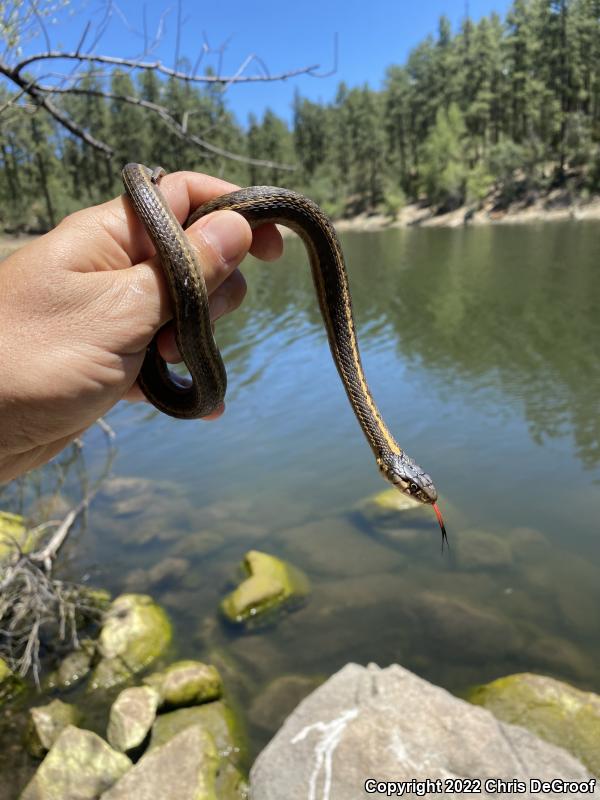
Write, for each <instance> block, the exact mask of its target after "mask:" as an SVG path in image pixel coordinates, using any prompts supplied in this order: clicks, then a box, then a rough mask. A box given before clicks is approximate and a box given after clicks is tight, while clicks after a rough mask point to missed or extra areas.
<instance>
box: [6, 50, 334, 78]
mask: <svg viewBox="0 0 600 800" xmlns="http://www.w3.org/2000/svg"><path fill="white" fill-rule="evenodd" d="M254 58H255V59H256V60H257V61H258V58H257V56H254ZM53 59H61V60H63V61H73V60H77V61H87V62H93V63H97V64H111V65H112V66H115V67H129V68H131V69H141V70H150V71H154V72H159V73H161V74H162V75H166V76H167V77H168V78H176V79H177V80H180V81H185V82H188V83H212V84H214V83H216V84H230V83H260V82H269V81H271V82H272V81H284V80H288V79H289V78H295V77H297V76H298V75H312V74H313V73H314V72H315V70H317V69H318V68H319V65H318V64H311V65H310V66H308V67H299V68H298V69H292V70H288V71H287V72H280V73H277V74H276V75H269V74H267V75H237V77H235V76H227V75H195V74H194V75H192V74H190V73H187V72H182V71H181V70H178V69H172V68H171V67H167V66H165V64H163V63H162V61H140V60H137V59H135V58H121V57H119V56H105V55H94V54H93V53H78V52H77V51H68V52H67V51H63V50H48V51H47V52H45V53H37V54H36V55H32V56H28V57H27V58H24V59H23V60H22V61H19V62H18V64H16V65H15V66H14V67H13V68H12V70H10V72H12V73H17V74H18V73H20V72H22V71H23V70H24V69H26V68H27V67H29V66H30V65H31V64H35V63H37V62H38V61H50V60H53Z"/></svg>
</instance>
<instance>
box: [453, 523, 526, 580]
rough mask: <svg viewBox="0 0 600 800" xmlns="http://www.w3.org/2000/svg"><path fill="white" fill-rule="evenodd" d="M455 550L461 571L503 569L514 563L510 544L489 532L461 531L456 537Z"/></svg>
mask: <svg viewBox="0 0 600 800" xmlns="http://www.w3.org/2000/svg"><path fill="white" fill-rule="evenodd" d="M453 550H454V554H455V558H456V563H457V565H458V566H459V567H460V569H467V570H479V569H481V570H487V569H501V568H503V567H508V566H509V565H510V564H511V563H512V549H511V546H510V544H509V542H507V541H506V540H505V539H502V538H501V537H500V536H497V535H495V534H493V533H488V532H487V531H482V530H476V529H472V530H466V531H459V532H458V534H457V535H456V536H455V543H454V545H453Z"/></svg>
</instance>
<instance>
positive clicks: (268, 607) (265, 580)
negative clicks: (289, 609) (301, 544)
mask: <svg viewBox="0 0 600 800" xmlns="http://www.w3.org/2000/svg"><path fill="white" fill-rule="evenodd" d="M242 566H243V569H244V570H245V571H246V573H247V574H248V576H249V577H248V578H246V580H245V581H243V582H242V583H241V584H240V585H239V586H238V587H237V589H234V591H233V592H231V593H230V594H228V595H227V597H225V599H224V600H223V601H222V603H221V611H222V612H223V614H224V616H225V617H226V618H227V619H228V620H229V621H230V622H235V623H246V624H247V623H249V622H254V621H255V620H257V619H258V618H264V616H265V615H267V614H269V613H270V612H274V611H277V610H278V609H281V608H283V607H284V606H287V605H289V604H290V603H295V602H298V601H299V600H301V599H302V598H303V597H305V596H306V595H307V594H308V592H309V588H310V584H309V582H308V578H307V577H306V575H304V573H303V572H301V571H300V570H298V569H296V567H293V566H292V565H291V564H288V563H287V562H286V561H283V560H281V559H279V558H276V557H275V556H271V555H268V554H267V553H261V552H260V551H258V550H250V551H249V552H248V553H246V556H245V557H244V561H243V564H242Z"/></svg>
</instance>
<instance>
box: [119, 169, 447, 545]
mask: <svg viewBox="0 0 600 800" xmlns="http://www.w3.org/2000/svg"><path fill="white" fill-rule="evenodd" d="M163 174H164V170H162V169H160V168H157V169H154V170H150V169H148V167H145V166H143V165H142V164H127V166H126V167H125V168H124V169H123V182H124V184H125V188H126V190H127V194H128V195H129V197H130V199H131V201H132V203H133V205H134V208H135V210H136V213H137V215H138V216H139V218H140V219H141V221H142V223H143V224H144V226H145V228H146V230H147V231H148V234H149V236H150V238H151V239H152V242H153V243H154V246H155V248H156V251H157V253H158V255H159V257H160V259H161V261H162V266H163V269H164V272H165V275H166V277H167V282H168V287H169V292H170V295H171V300H172V303H173V310H174V320H175V330H176V341H177V345H178V347H179V352H180V353H181V357H182V358H183V361H184V362H185V364H186V366H187V368H188V370H189V372H190V375H191V377H192V381H191V384H190V383H185V382H183V381H181V380H179V379H177V378H176V377H175V376H174V375H172V373H171V372H170V371H169V369H168V367H167V364H166V363H165V361H164V360H163V359H162V358H161V356H160V354H159V352H158V347H157V345H156V339H154V340H153V341H152V342H151V344H150V346H149V347H148V351H147V353H146V357H145V359H144V363H143V365H142V369H141V371H140V375H139V378H138V382H139V385H140V387H141V389H142V391H143V392H144V394H145V395H146V397H147V398H148V400H150V402H151V403H153V405H155V406H156V408H158V409H160V410H161V411H164V412H165V413H166V414H170V415H171V416H173V417H179V418H183V419H194V418H197V417H203V416H206V415H207V414H210V412H211V411H214V410H215V408H217V407H218V406H219V405H220V404H221V402H222V401H223V398H224V396H225V390H226V387H227V375H226V372H225V367H224V365H223V361H222V359H221V355H220V353H219V349H218V347H217V344H216V342H215V340H214V337H213V332H212V327H211V322H210V316H209V309H208V296H207V291H206V286H205V283H204V277H203V275H202V268H201V266H200V264H199V262H198V258H197V255H196V252H195V250H194V248H193V247H192V246H191V245H190V244H189V242H188V240H187V237H186V235H185V233H184V231H183V228H182V227H181V225H180V224H179V222H178V221H177V219H176V218H175V216H174V214H173V213H172V211H171V210H170V208H169V206H168V205H167V203H166V201H165V199H164V197H163V195H162V194H161V192H160V189H159V188H158V182H159V180H160V178H161V176H162V175H163ZM222 209H230V210H232V211H237V212H238V213H239V214H242V216H244V217H245V218H246V219H247V220H248V222H249V223H250V226H251V227H252V228H255V227H257V226H258V225H263V224H265V223H278V224H282V225H286V226H287V227H288V228H291V229H292V230H293V231H295V232H296V233H297V234H298V235H299V236H300V238H301V239H302V240H303V242H304V244H305V246H306V250H307V251H308V256H309V260H310V266H311V270H312V275H313V279H314V284H315V289H316V292H317V297H318V300H319V307H320V309H321V314H322V316H323V322H324V323H325V328H326V330H327V336H328V339H329V345H330V348H331V354H332V356H333V360H334V362H335V365H336V367H337V369H338V372H339V374H340V378H341V379H342V383H343V384H344V388H345V390H346V393H347V395H348V399H349V400H350V405H351V406H352V409H353V411H354V414H355V415H356V418H357V420H358V422H359V424H360V426H361V428H362V429H363V432H364V434H365V436H366V438H367V441H368V442H369V445H370V446H371V449H372V450H373V453H374V454H375V459H376V461H377V465H378V467H379V470H380V471H381V473H382V474H383V476H384V477H385V478H386V479H387V480H388V481H389V482H390V483H391V484H393V485H394V486H396V487H397V488H398V489H400V490H401V491H402V492H404V493H405V494H407V495H410V496H412V497H414V498H415V499H417V500H420V501H421V502H422V503H428V504H430V505H432V506H433V508H434V510H435V513H436V515H437V518H438V522H439V524H440V528H441V531H442V546H443V543H444V541H447V538H446V530H445V527H444V522H443V519H442V516H441V514H440V511H439V509H438V507H437V504H436V500H437V491H436V489H435V486H434V485H433V481H432V480H431V478H430V477H429V475H428V474H427V473H426V472H425V471H424V470H423V469H421V467H419V466H418V465H417V464H416V463H415V462H414V461H413V459H412V458H410V457H409V456H408V455H407V454H406V453H405V452H404V450H402V448H401V447H400V446H399V445H398V443H397V442H396V440H395V439H394V437H393V436H392V434H391V433H390V431H389V430H388V428H387V426H386V425H385V423H384V421H383V419H382V417H381V414H380V413H379V410H378V408H377V406H376V405H375V401H374V400H373V397H372V396H371V392H370V390H369V386H368V384H367V380H366V378H365V374H364V371H363V368H362V363H361V359H360V354H359V350H358V342H357V338H356V330H355V326H354V319H353V316H352V302H351V299H350V289H349V287H348V277H347V274H346V267H345V264H344V256H343V254H342V250H341V247H340V243H339V240H338V238H337V235H336V232H335V230H334V228H333V225H332V224H331V222H330V221H329V219H328V218H327V217H326V216H325V214H324V213H323V212H322V211H321V209H320V208H319V207H318V206H317V205H316V204H315V203H313V202H312V200H309V199H308V198H306V197H303V196H302V195H300V194H297V193H296V192H292V191H289V190H287V189H279V188H275V187H272V186H253V187H250V188H248V189H240V190H239V191H237V192H232V193H231V194H227V195H223V196H222V197H217V198H215V199H214V200H211V201H209V202H208V203H204V204H203V205H201V206H200V207H199V208H197V209H196V210H195V211H194V212H193V214H192V215H191V216H190V217H189V218H188V220H187V222H186V224H185V226H184V227H189V226H190V225H191V224H192V223H193V222H195V221H196V220H197V219H199V218H200V217H202V216H204V215H205V214H209V213H210V212H211V211H218V210H222Z"/></svg>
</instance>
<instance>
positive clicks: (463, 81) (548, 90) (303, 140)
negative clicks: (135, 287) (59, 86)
mask: <svg viewBox="0 0 600 800" xmlns="http://www.w3.org/2000/svg"><path fill="white" fill-rule="evenodd" d="M390 60H391V61H393V53H390ZM78 86H79V89H84V90H86V93H81V94H74V95H69V94H67V95H62V96H60V97H59V98H58V99H57V100H56V102H57V104H61V103H62V104H63V105H64V107H66V108H67V109H68V110H69V112H70V113H71V114H72V115H73V117H74V118H75V119H76V120H77V121H79V123H81V124H82V125H84V126H85V127H86V128H87V129H89V130H90V131H92V132H93V133H94V134H95V135H96V136H98V137H99V138H101V139H103V140H105V141H108V142H110V144H111V147H113V148H114V151H115V156H114V158H113V159H112V161H107V160H106V159H105V158H104V157H103V156H102V155H101V154H99V153H98V152H95V151H93V150H91V149H90V148H89V147H88V146H86V145H84V144H83V143H82V142H81V141H80V140H78V139H76V138H74V137H72V136H71V135H70V134H67V133H66V132H65V131H64V130H63V129H61V128H59V127H58V125H57V124H56V123H55V122H54V121H52V120H50V119H49V118H48V117H46V116H44V112H42V111H38V112H37V113H35V114H32V113H30V112H29V113H28V112H27V110H23V109H20V108H18V107H17V108H15V107H11V108H9V109H8V111H5V112H4V113H3V114H1V115H0V226H2V227H4V228H8V229H10V228H13V229H14V228H19V227H26V228H31V229H44V228H47V227H49V226H51V225H52V224H54V223H55V222H57V221H58V220H59V219H60V218H61V217H62V216H63V215H64V214H66V213H68V212H69V211H71V210H73V209H75V208H78V207H80V206H82V205H88V204H90V203H93V202H97V201H100V200H103V199H106V198H108V197H110V196H112V195H114V194H115V193H117V192H119V191H121V184H120V178H119V167H120V165H121V164H123V163H125V162H126V161H130V160H135V161H141V162H144V163H147V164H161V165H163V166H164V167H165V168H167V169H168V170H170V171H171V170H176V169H181V168H186V169H198V170H202V171H206V172H210V173H212V174H217V175H222V176H224V177H226V178H228V179H230V180H232V181H235V182H238V183H241V184H254V183H272V184H279V185H285V186H289V187H291V188H295V189H299V190H301V191H304V192H305V193H307V194H309V195H310V196H312V197H313V198H314V199H315V200H316V201H317V202H319V203H321V204H322V205H323V206H324V207H325V209H326V210H327V211H328V212H329V213H330V214H332V215H333V216H335V217H340V216H348V215H352V214H355V213H357V212H360V211H372V210H381V211H385V212H386V213H390V214H394V213H395V211H396V210H397V209H399V208H400V207H401V206H402V205H403V203H405V202H407V201H409V200H416V199H420V200H422V201H424V202H427V203H430V204H432V205H434V206H435V207H436V208H438V209H439V210H447V209H450V208H453V207H456V206H458V205H461V204H463V203H464V202H466V203H468V204H471V205H473V206H476V205H477V204H478V203H479V202H480V201H481V200H482V198H483V197H485V196H486V195H488V194H489V192H490V190H492V189H495V190H496V192H497V198H496V199H497V202H498V204H499V205H502V204H507V203H509V202H510V201H511V200H512V199H515V198H517V197H519V198H523V197H526V196H527V195H528V193H531V192H538V191H542V192H543V191H547V190H549V189H550V188H552V187H553V186H557V185H561V184H564V183H565V181H568V182H569V186H570V187H572V191H573V192H575V193H577V195H578V196H580V197H585V196H586V195H587V194H589V193H591V192H594V191H597V190H598V189H600V0H515V2H514V3H513V5H512V7H511V9H510V11H509V13H508V14H507V16H506V18H505V19H504V20H502V19H501V18H500V17H498V16H497V15H492V16H490V17H487V18H483V19H481V20H480V21H479V22H477V23H474V22H472V21H470V20H469V19H465V20H464V22H463V23H462V25H461V26H460V30H458V31H457V32H453V31H452V30H451V26H450V23H449V21H448V20H447V19H446V18H444V17H442V18H441V19H440V21H439V27H438V31H437V33H436V34H435V35H432V36H430V37H428V38H427V39H426V40H425V41H423V42H422V43H421V44H419V45H418V46H417V47H415V49H414V50H413V51H412V52H411V53H410V55H409V57H408V60H407V61H406V63H405V64H402V65H400V64H391V65H390V66H389V68H388V70H387V72H386V75H385V76H382V84H381V86H380V87H379V88H377V89H375V88H371V87H368V86H361V87H353V88H350V87H348V86H345V85H344V84H340V85H339V87H338V90H337V95H336V97H335V100H334V101H333V102H332V103H329V104H326V105H324V104H317V103H314V102H312V101H310V100H308V99H306V98H303V97H301V96H299V95H296V97H295V100H294V113H293V124H292V127H291V129H290V128H289V127H288V125H287V124H286V123H285V122H284V121H283V120H282V119H280V118H278V117H277V116H276V115H275V114H274V113H273V112H271V111H266V112H265V113H264V115H263V116H262V118H260V119H257V118H256V117H254V116H251V117H250V119H249V120H247V124H246V125H242V124H241V123H240V121H239V120H237V119H236V118H235V116H234V114H233V113H232V110H231V109H230V108H229V107H228V105H227V95H226V94H225V95H223V94H222V93H221V91H220V90H219V89H218V88H217V87H212V88H210V89H198V88H197V87H195V86H192V85H189V84H184V83H183V84H182V83H179V82H177V81H176V80H162V79H160V78H159V77H158V76H157V75H156V74H154V73H153V72H144V73H141V74H139V75H132V74H130V73H126V72H123V71H119V70H115V71H113V72H112V74H111V76H110V77H107V78H105V79H103V80H101V79H100V78H98V77H94V74H93V73H91V72H90V73H89V74H88V75H87V76H86V77H85V79H84V80H82V81H80V83H79V84H78ZM6 92H7V87H2V86H0V107H1V106H2V104H3V95H4V96H6ZM103 93H104V95H105V94H106V93H108V94H110V97H107V96H103ZM134 95H135V96H138V97H141V98H142V99H143V100H144V101H147V102H150V103H157V102H158V103H160V104H162V105H164V106H166V107H167V108H168V109H169V111H170V113H171V114H172V115H173V116H174V117H175V118H176V119H177V120H179V121H181V122H182V124H183V122H185V126H186V127H187V129H188V130H189V131H190V132H192V133H194V134H196V136H198V137H202V138H203V139H205V140H207V141H209V142H211V143H212V144H216V145H218V146H219V147H222V148H224V149H227V150H229V151H232V152H234V153H239V154H246V155H247V156H249V157H251V158H255V159H269V160H271V161H274V162H278V163H281V164H287V165H294V166H295V167H296V169H295V170H293V171H287V170H283V169H278V168H276V167H273V168H264V167H257V166H253V165H250V164H246V163H243V162H239V161H232V160H229V159H226V158H223V157H215V156H214V155H212V154H210V153H208V152H207V151H204V150H202V149H201V148H200V147H198V146H197V145H193V144H190V143H188V142H185V141H182V140H181V138H180V137H177V136H176V135H175V134H174V133H173V132H172V130H171V129H170V128H169V126H168V125H167V124H166V123H163V122H162V121H161V119H160V118H159V117H157V116H156V115H155V114H152V113H151V112H149V111H147V110H146V109H144V108H143V107H142V106H140V105H132V104H127V103H125V102H123V101H121V100H119V99H118V98H119V97H123V96H130V97H131V96H134Z"/></svg>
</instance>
